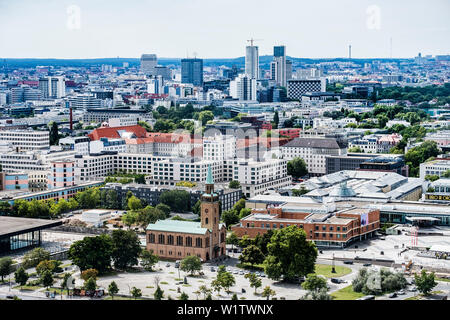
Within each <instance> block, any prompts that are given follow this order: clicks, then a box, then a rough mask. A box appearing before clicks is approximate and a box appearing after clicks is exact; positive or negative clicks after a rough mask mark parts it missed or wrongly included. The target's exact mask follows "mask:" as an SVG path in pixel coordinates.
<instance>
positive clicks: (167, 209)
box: [155, 203, 170, 218]
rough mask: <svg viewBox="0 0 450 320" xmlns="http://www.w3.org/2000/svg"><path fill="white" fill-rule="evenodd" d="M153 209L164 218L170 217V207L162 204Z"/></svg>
mask: <svg viewBox="0 0 450 320" xmlns="http://www.w3.org/2000/svg"><path fill="white" fill-rule="evenodd" d="M155 209H157V210H159V211H162V212H163V213H164V215H165V216H166V218H168V217H169V216H170V207H169V206H168V205H166V204H164V203H158V204H157V205H156V207H155Z"/></svg>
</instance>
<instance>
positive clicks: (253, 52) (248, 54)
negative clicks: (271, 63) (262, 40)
mask: <svg viewBox="0 0 450 320" xmlns="http://www.w3.org/2000/svg"><path fill="white" fill-rule="evenodd" d="M245 74H246V75H248V76H249V77H250V78H252V79H258V78H259V54H258V47H257V46H247V47H246V50H245Z"/></svg>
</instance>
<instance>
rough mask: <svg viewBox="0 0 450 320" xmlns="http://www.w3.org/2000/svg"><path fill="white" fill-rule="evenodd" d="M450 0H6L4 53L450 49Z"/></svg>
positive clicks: (2, 5)
mask: <svg viewBox="0 0 450 320" xmlns="http://www.w3.org/2000/svg"><path fill="white" fill-rule="evenodd" d="M449 31H450V1H449V0H372V1H367V0H314V1H311V0H307V1H303V0H270V1H269V0H164V1H163V0H159V1H157V0H121V1H115V0H90V1H87V0H86V1H84V0H70V1H66V0H0V57H1V58H108V57H117V56H119V57H123V58H138V57H140V55H141V54H142V53H155V54H157V55H158V57H168V58H169V57H170V58H176V57H177V58H183V57H186V56H187V55H188V56H190V57H192V56H193V55H194V53H196V54H197V57H201V58H235V57H239V56H243V55H244V54H245V46H246V45H247V41H246V40H247V39H250V38H251V37H253V38H255V39H262V40H259V41H255V44H256V45H258V46H259V52H260V55H266V54H272V52H273V49H272V48H273V46H274V45H281V44H283V45H286V51H287V55H289V56H293V57H300V58H331V57H347V56H348V45H349V44H351V45H352V57H353V58H388V57H390V56H391V50H390V43H391V38H392V57H394V58H398V57H402V58H403V57H404V58H408V57H413V56H416V55H417V53H418V52H422V54H423V55H427V54H432V55H436V54H450V36H449Z"/></svg>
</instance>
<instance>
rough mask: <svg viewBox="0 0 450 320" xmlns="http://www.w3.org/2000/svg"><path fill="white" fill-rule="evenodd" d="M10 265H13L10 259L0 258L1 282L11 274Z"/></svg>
mask: <svg viewBox="0 0 450 320" xmlns="http://www.w3.org/2000/svg"><path fill="white" fill-rule="evenodd" d="M12 263H13V261H12V259H11V258H10V257H4V258H0V276H1V277H2V282H3V278H4V277H5V276H7V275H8V274H10V273H11V271H12V268H11V265H12Z"/></svg>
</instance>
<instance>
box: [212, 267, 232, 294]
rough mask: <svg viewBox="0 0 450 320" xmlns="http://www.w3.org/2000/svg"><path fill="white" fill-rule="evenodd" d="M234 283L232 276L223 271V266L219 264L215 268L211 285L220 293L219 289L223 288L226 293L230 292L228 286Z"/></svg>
mask: <svg viewBox="0 0 450 320" xmlns="http://www.w3.org/2000/svg"><path fill="white" fill-rule="evenodd" d="M235 283H236V280H235V278H234V276H233V275H232V274H231V273H230V272H227V271H225V266H224V265H221V266H219V269H218V270H217V277H216V279H215V280H213V281H212V282H211V287H212V288H213V289H214V290H215V291H218V292H219V293H220V289H221V288H224V289H225V291H226V292H227V293H229V292H230V287H232V286H233V285H234V284H235Z"/></svg>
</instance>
